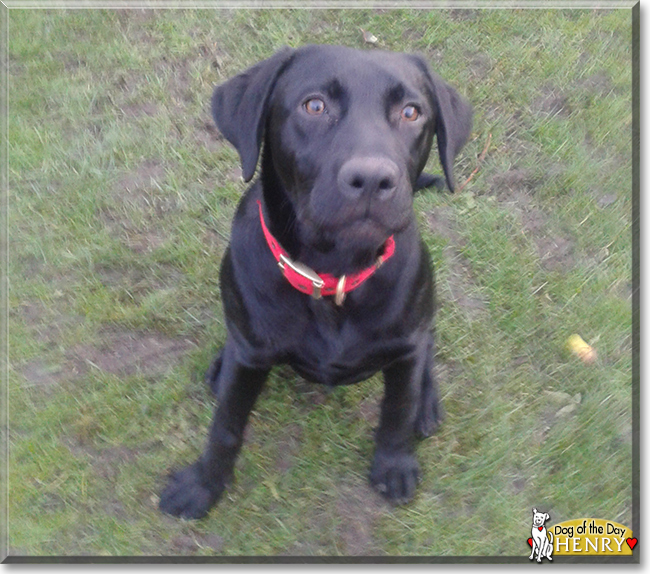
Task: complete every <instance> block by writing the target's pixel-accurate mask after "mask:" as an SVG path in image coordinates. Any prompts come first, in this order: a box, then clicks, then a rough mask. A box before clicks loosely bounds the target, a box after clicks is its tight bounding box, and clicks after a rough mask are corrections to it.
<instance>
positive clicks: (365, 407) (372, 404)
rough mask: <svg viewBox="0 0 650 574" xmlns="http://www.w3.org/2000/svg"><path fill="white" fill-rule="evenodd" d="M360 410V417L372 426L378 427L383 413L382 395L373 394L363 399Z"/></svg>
mask: <svg viewBox="0 0 650 574" xmlns="http://www.w3.org/2000/svg"><path fill="white" fill-rule="evenodd" d="M358 412H359V418H361V419H362V420H364V421H366V422H367V423H368V424H369V425H370V426H371V428H373V429H374V428H377V427H378V426H379V416H380V414H381V397H379V396H373V397H368V398H365V399H363V400H362V401H361V404H360V405H359V411H358Z"/></svg>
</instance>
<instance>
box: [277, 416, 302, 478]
mask: <svg viewBox="0 0 650 574" xmlns="http://www.w3.org/2000/svg"><path fill="white" fill-rule="evenodd" d="M284 432H285V434H284V436H283V437H282V438H281V439H280V441H279V443H278V445H277V449H278V450H277V458H276V462H275V468H276V470H277V471H278V472H279V473H280V474H284V473H286V472H287V471H288V470H289V469H290V468H291V467H292V466H293V464H294V461H295V458H296V455H297V454H298V452H299V451H300V438H301V437H302V429H301V428H300V427H299V426H298V425H289V426H288V427H286V428H285V429H284Z"/></svg>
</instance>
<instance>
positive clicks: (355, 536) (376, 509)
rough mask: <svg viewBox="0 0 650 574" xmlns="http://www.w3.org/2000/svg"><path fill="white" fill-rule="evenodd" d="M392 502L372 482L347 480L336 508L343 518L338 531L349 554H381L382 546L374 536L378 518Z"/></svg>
mask: <svg viewBox="0 0 650 574" xmlns="http://www.w3.org/2000/svg"><path fill="white" fill-rule="evenodd" d="M386 510H388V505H387V503H385V502H384V501H383V500H382V499H381V498H380V496H379V495H378V494H376V493H375V492H374V491H373V490H372V489H371V488H370V486H369V485H367V484H359V485H349V484H343V485H342V486H341V488H340V489H339V491H338V499H337V503H336V512H337V515H338V517H339V518H340V522H339V525H338V527H337V534H338V537H339V540H340V548H341V549H342V550H343V554H345V555H347V556H377V555H379V554H382V551H381V548H380V547H379V545H378V544H377V542H376V541H375V539H374V537H373V530H374V528H375V525H376V522H377V520H378V519H379V518H380V517H381V516H383V514H384V513H385V512H386Z"/></svg>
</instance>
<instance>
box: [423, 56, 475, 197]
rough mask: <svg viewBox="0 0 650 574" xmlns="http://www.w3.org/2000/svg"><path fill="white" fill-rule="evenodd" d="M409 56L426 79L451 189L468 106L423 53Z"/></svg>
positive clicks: (469, 110)
mask: <svg viewBox="0 0 650 574" xmlns="http://www.w3.org/2000/svg"><path fill="white" fill-rule="evenodd" d="M413 58H414V59H415V62H416V64H417V66H418V67H419V68H420V70H422V71H423V72H424V74H425V76H426V77H427V79H428V80H429V82H430V87H431V90H432V98H433V104H434V107H435V109H436V112H437V118H436V139H437V140H438V154H439V155H440V163H441V165H442V169H443V171H444V172H445V178H446V180H447V186H448V187H449V189H450V190H451V191H452V192H453V191H454V188H455V183H454V171H453V168H454V159H455V157H456V156H457V155H458V153H459V152H460V150H461V149H462V147H463V146H464V145H465V143H466V142H467V140H468V138H469V134H470V132H471V131H472V106H471V105H470V104H469V102H468V101H467V100H466V99H465V98H463V97H462V96H461V95H460V94H459V93H458V92H457V91H456V90H454V88H452V87H451V86H450V85H449V84H447V82H445V81H444V80H443V79H442V78H441V77H440V76H438V75H437V74H435V73H433V72H432V71H431V70H430V69H429V66H428V65H427V63H426V61H425V59H424V58H423V57H421V56H417V55H416V56H413Z"/></svg>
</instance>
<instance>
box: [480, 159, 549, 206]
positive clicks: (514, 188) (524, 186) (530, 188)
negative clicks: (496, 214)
mask: <svg viewBox="0 0 650 574" xmlns="http://www.w3.org/2000/svg"><path fill="white" fill-rule="evenodd" d="M489 183H490V191H491V193H492V194H494V195H495V196H496V197H497V198H499V199H501V200H503V199H507V198H509V197H510V196H511V195H512V192H518V193H519V194H525V195H532V194H533V192H534V191H535V189H536V188H537V186H538V185H539V180H538V178H537V177H536V176H535V174H534V173H533V171H532V170H530V169H526V168H519V167H513V168H512V169H509V170H508V171H504V172H500V173H495V174H494V175H493V176H492V177H491V178H490V180H489ZM516 199H517V200H518V201H520V200H521V199H522V198H521V197H520V196H517V197H516Z"/></svg>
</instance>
